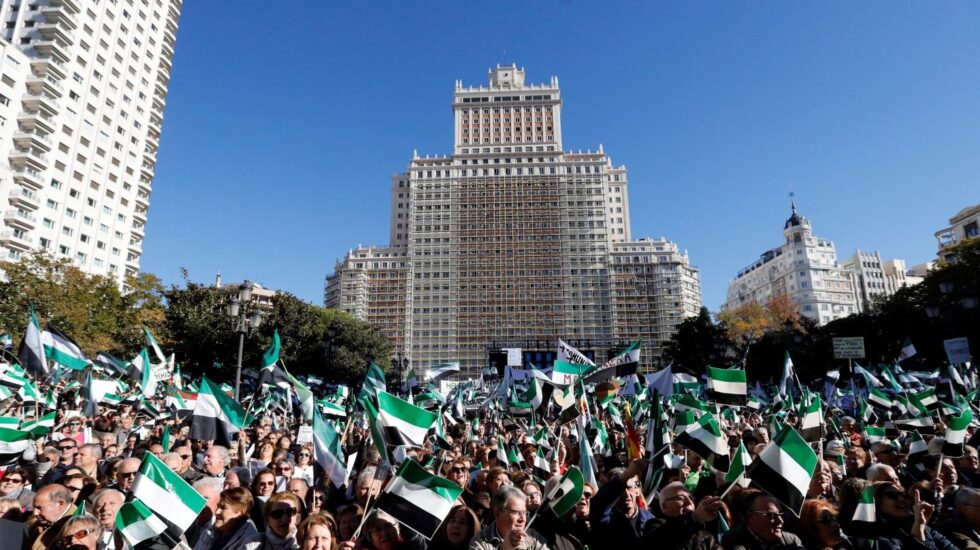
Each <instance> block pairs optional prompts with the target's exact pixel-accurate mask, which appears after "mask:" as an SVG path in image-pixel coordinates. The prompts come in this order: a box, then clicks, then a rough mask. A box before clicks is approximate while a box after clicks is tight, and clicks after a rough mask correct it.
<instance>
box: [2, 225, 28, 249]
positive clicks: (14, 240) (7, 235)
mask: <svg viewBox="0 0 980 550" xmlns="http://www.w3.org/2000/svg"><path fill="white" fill-rule="evenodd" d="M0 243H3V245H4V246H6V247H7V248H10V249H13V250H20V251H22V252H24V251H27V250H31V249H32V248H34V239H32V238H31V237H29V236H27V235H17V234H16V233H14V232H13V230H10V229H8V230H6V231H2V232H0Z"/></svg>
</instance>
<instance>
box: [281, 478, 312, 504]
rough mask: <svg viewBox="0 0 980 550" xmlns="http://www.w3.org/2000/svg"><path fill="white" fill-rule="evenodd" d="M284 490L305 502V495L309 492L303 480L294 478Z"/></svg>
mask: <svg viewBox="0 0 980 550" xmlns="http://www.w3.org/2000/svg"><path fill="white" fill-rule="evenodd" d="M286 490H287V491H289V492H290V493H293V494H294V495H296V496H298V497H299V499H300V500H301V501H303V502H306V493H308V492H309V491H310V486H309V484H307V483H306V480H305V479H303V478H301V477H294V478H292V479H290V480H289V482H288V483H287V484H286Z"/></svg>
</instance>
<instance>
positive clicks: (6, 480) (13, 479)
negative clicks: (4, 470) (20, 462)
mask: <svg viewBox="0 0 980 550" xmlns="http://www.w3.org/2000/svg"><path fill="white" fill-rule="evenodd" d="M0 483H24V480H23V479H21V478H19V477H5V478H3V479H2V480H0Z"/></svg>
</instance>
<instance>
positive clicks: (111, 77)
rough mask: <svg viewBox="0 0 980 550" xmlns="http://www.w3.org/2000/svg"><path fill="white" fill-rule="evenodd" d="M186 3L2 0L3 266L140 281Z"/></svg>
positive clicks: (0, 241) (0, 143)
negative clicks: (44, 264) (67, 264)
mask: <svg viewBox="0 0 980 550" xmlns="http://www.w3.org/2000/svg"><path fill="white" fill-rule="evenodd" d="M181 5H182V0H99V1H98V2H96V1H94V0H33V1H26V0H0V16H2V18H3V22H4V25H5V26H4V29H3V36H2V38H0V50H2V52H0V54H2V57H0V157H5V159H6V162H0V197H2V199H0V201H2V202H0V204H2V208H0V209H2V211H3V229H2V230H0V257H2V259H3V260H18V259H19V258H20V257H21V255H22V254H24V253H25V252H28V251H31V250H37V249H45V250H48V251H49V252H50V253H51V254H53V255H54V256H55V257H65V258H71V259H72V260H73V261H74V262H75V263H76V264H77V265H78V266H79V267H80V268H82V269H83V270H84V271H86V272H88V273H93V274H100V275H108V276H111V277H113V278H115V279H117V280H118V281H119V282H120V285H122V284H123V282H124V280H125V277H126V276H127V275H135V274H136V273H137V272H138V271H139V267H140V256H141V255H142V251H143V238H144V236H145V226H146V222H147V211H148V209H149V207H150V193H151V192H152V189H153V176H154V171H155V166H156V156H157V149H158V148H159V145H160V127H161V125H162V123H163V111H164V106H165V105H166V99H167V86H168V83H169V79H170V69H171V63H172V59H173V55H174V45H175V42H176V36H177V24H178V20H179V18H180V10H181Z"/></svg>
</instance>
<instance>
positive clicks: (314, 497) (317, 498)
mask: <svg viewBox="0 0 980 550" xmlns="http://www.w3.org/2000/svg"><path fill="white" fill-rule="evenodd" d="M313 500H327V497H325V496H323V495H321V494H319V493H316V494H314V495H313Z"/></svg>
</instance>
